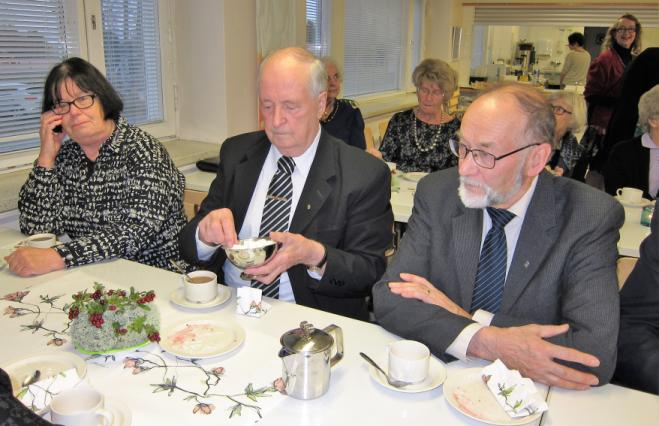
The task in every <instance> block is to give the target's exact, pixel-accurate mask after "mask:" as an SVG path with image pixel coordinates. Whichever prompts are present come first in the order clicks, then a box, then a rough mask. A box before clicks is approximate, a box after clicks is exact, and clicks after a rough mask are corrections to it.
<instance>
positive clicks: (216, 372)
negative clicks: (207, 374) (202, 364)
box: [211, 367, 224, 376]
mask: <svg viewBox="0 0 659 426" xmlns="http://www.w3.org/2000/svg"><path fill="white" fill-rule="evenodd" d="M211 371H212V373H213V374H214V375H216V376H221V375H223V374H224V367H215V368H213V370H211Z"/></svg>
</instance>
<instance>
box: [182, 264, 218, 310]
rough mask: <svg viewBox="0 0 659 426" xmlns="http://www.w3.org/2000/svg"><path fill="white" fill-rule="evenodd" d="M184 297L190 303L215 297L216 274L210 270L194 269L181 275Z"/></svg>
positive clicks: (204, 301)
mask: <svg viewBox="0 0 659 426" xmlns="http://www.w3.org/2000/svg"><path fill="white" fill-rule="evenodd" d="M183 290H184V293H185V298H186V299H187V300H188V301H190V302H192V303H206V302H210V301H211V300H213V299H215V298H216V297H217V275H215V274H214V273H213V272H211V271H194V272H190V273H189V274H187V276H186V275H184V276H183Z"/></svg>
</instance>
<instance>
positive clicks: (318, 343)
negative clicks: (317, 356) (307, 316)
mask: <svg viewBox="0 0 659 426" xmlns="http://www.w3.org/2000/svg"><path fill="white" fill-rule="evenodd" d="M280 343H281V345H282V346H283V347H284V348H286V350H288V351H289V352H291V353H318V352H323V351H325V350H327V349H329V348H330V347H331V346H332V344H333V343H334V338H333V337H332V336H330V335H329V334H328V333H326V332H324V331H323V330H319V329H317V328H314V326H313V325H312V324H309V323H308V322H306V321H302V322H301V323H300V328H296V329H293V330H290V331H287V332H286V333H284V335H283V336H281V339H280Z"/></svg>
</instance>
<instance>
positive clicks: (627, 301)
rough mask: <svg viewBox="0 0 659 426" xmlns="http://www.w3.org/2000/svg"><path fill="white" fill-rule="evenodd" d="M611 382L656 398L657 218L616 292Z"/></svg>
mask: <svg viewBox="0 0 659 426" xmlns="http://www.w3.org/2000/svg"><path fill="white" fill-rule="evenodd" d="M614 382H615V383H618V384H621V385H623V386H629V387H632V388H635V389H639V390H642V391H645V392H651V393H654V394H656V395H659V215H657V212H655V214H654V217H653V218H652V233H651V234H650V235H649V236H648V237H647V238H646V239H645V240H644V241H643V243H642V244H641V257H640V258H639V259H638V262H637V263H636V266H635V267H634V270H633V271H632V273H631V274H630V275H629V278H627V281H626V282H625V286H624V287H623V288H622V290H621V292H620V336H619V337H618V365H617V367H616V372H615V376H614Z"/></svg>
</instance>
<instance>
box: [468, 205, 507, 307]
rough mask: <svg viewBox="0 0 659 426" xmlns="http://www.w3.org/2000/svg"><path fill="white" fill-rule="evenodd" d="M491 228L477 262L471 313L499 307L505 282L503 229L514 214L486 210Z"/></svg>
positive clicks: (489, 208)
mask: <svg viewBox="0 0 659 426" xmlns="http://www.w3.org/2000/svg"><path fill="white" fill-rule="evenodd" d="M487 212H488V214H489V215H490V218H491V219H492V228H490V230H489V231H488V232H487V235H486V236H485V241H484V242H483V248H482V249H481V257H480V260H479V261H478V272H477V273H476V285H475V286H474V295H473V297H472V299H471V312H472V313H473V312H476V310H478V309H483V310H486V311H488V312H491V313H493V314H494V313H496V312H497V311H498V310H499V306H501V297H502V296H503V286H504V284H505V282H506V261H507V255H506V253H507V251H508V250H507V247H506V232H505V231H504V229H503V228H504V227H505V226H506V225H507V224H508V222H510V221H511V219H512V218H513V217H515V215H514V214H513V213H511V212H509V211H508V210H503V209H495V208H494V207H488V208H487Z"/></svg>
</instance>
